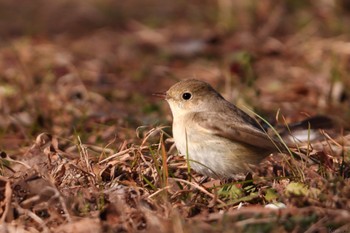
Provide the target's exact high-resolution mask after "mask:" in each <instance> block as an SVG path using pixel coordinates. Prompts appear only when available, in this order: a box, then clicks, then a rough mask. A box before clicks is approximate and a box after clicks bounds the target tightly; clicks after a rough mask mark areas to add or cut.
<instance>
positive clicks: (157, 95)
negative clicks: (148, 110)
mask: <svg viewBox="0 0 350 233" xmlns="http://www.w3.org/2000/svg"><path fill="white" fill-rule="evenodd" d="M152 95H153V96H156V97H159V98H162V99H166V97H167V94H166V92H157V93H153V94H152Z"/></svg>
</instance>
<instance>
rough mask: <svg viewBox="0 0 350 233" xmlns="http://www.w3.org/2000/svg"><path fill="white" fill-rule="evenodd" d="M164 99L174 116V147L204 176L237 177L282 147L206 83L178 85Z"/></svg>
mask: <svg viewBox="0 0 350 233" xmlns="http://www.w3.org/2000/svg"><path fill="white" fill-rule="evenodd" d="M165 99H166V100H167V102H168V103H169V105H170V108H171V111H172V115H173V129H172V130H173V137H174V140H175V144H176V147H177V149H178V151H179V152H180V153H181V154H182V155H185V156H186V157H187V158H189V160H190V166H191V167H192V168H193V169H194V170H195V171H197V172H199V173H201V174H203V175H207V176H211V177H216V178H218V177H220V178H229V177H237V174H239V173H244V172H247V171H249V170H250V168H251V167H252V166H254V165H257V164H259V163H260V162H261V160H262V159H264V158H265V157H267V156H268V155H270V154H271V153H272V152H277V151H278V148H277V146H278V147H281V148H282V147H283V146H282V145H281V144H280V143H279V142H277V141H274V140H273V139H271V138H270V137H269V136H268V135H267V134H266V133H265V132H264V131H263V130H262V127H261V126H260V125H259V124H258V123H257V122H256V121H255V120H254V119H253V118H252V117H250V116H249V115H248V114H246V113H245V112H243V111H242V110H240V109H239V108H237V107H236V106H235V105H233V104H232V103H230V102H228V101H226V100H225V99H224V98H223V97H222V96H221V95H220V94H219V93H218V92H216V91H215V90H214V89H213V88H212V87H211V86H210V85H209V84H207V83H205V82H202V81H199V80H195V79H189V80H184V81H181V82H178V83H176V84H175V85H173V86H172V87H171V88H170V89H169V90H168V91H167V92H166V94H165Z"/></svg>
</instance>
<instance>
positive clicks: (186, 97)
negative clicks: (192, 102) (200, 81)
mask: <svg viewBox="0 0 350 233" xmlns="http://www.w3.org/2000/svg"><path fill="white" fill-rule="evenodd" d="M191 97H192V94H191V93H189V92H185V93H183V94H182V99H184V100H189V99H191Z"/></svg>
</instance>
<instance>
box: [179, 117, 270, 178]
mask: <svg viewBox="0 0 350 233" xmlns="http://www.w3.org/2000/svg"><path fill="white" fill-rule="evenodd" d="M185 125H186V126H187V128H186V129H185ZM173 137H174V140H175V144H176V147H177V149H178V151H179V152H180V154H182V155H184V156H186V157H188V158H189V159H190V165H191V168H193V169H194V170H195V171H197V172H199V173H201V174H204V175H207V176H211V177H235V175H236V174H237V173H242V172H246V171H248V170H249V168H250V167H251V166H252V165H255V164H258V163H259V162H260V161H261V159H262V158H264V157H266V156H267V155H268V153H266V151H261V149H259V150H258V149H256V148H253V147H251V146H249V145H246V144H242V143H240V142H233V141H231V140H228V139H226V138H222V137H220V136H216V135H213V134H210V132H208V131H205V130H203V129H202V128H199V127H196V124H195V123H193V122H184V121H183V118H182V119H177V120H176V121H174V123H173ZM186 138H187V139H186Z"/></svg>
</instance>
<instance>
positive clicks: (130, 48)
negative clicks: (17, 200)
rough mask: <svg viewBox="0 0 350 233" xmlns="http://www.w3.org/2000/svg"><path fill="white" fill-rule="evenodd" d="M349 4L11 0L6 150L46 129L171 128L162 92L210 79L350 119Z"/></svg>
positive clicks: (0, 16)
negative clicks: (189, 81)
mask: <svg viewBox="0 0 350 233" xmlns="http://www.w3.org/2000/svg"><path fill="white" fill-rule="evenodd" d="M349 12H350V1H348V0H322V1H313V0H307V1H305V0H285V1H282V0H281V1H273V0H265V1H258V0H236V1H234V0H232V1H230V0H204V1H203V0H194V1H184V0H176V1H161V0H144V1H136V0H130V1H112V0H76V1H68V0H58V1H47V0H34V1H20V0H17V1H6V0H1V1H0V149H2V150H7V151H10V152H12V153H20V152H21V151H23V150H25V146H26V145H29V144H30V143H31V142H32V141H33V140H34V138H35V137H36V135H38V134H39V133H41V132H49V133H52V134H54V135H56V136H59V137H63V138H71V137H72V135H76V134H78V135H80V136H81V137H82V141H84V142H87V143H97V144H98V143H100V144H102V145H106V144H107V142H108V141H109V140H111V139H113V138H118V139H123V140H127V141H129V142H130V143H131V142H133V140H134V139H135V137H136V134H135V129H136V128H137V127H139V126H155V125H170V122H171V115H170V110H169V109H168V107H167V105H166V103H165V101H162V100H159V99H157V98H154V97H153V96H152V93H155V92H160V91H165V90H167V89H168V88H169V87H170V86H171V85H173V84H174V83H175V82H177V81H179V80H181V79H186V78H197V79H201V80H204V81H207V82H209V83H210V84H212V85H213V87H214V88H216V89H217V90H218V91H220V92H221V93H222V94H223V95H224V96H225V97H226V98H227V99H228V100H230V101H231V102H233V103H235V104H237V105H239V106H241V107H244V106H246V107H248V108H251V109H253V110H254V111H256V112H257V113H259V114H261V115H262V116H264V117H265V118H266V119H268V120H269V121H271V122H274V121H275V116H276V113H277V112H279V111H280V113H281V114H283V115H284V116H285V118H286V121H287V122H294V121H298V120H301V119H304V118H305V117H307V116H313V115H317V114H323V115H329V116H332V117H336V118H338V119H339V120H340V121H341V122H342V123H343V125H345V127H347V126H346V124H347V122H348V121H349V118H350V110H349V109H350V108H349V95H350V93H349V90H350V89H349V87H350V79H349V77H348V76H349V71H350V57H349V55H350V42H349V31H350V27H349V25H350V22H349V20H350V14H349Z"/></svg>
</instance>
